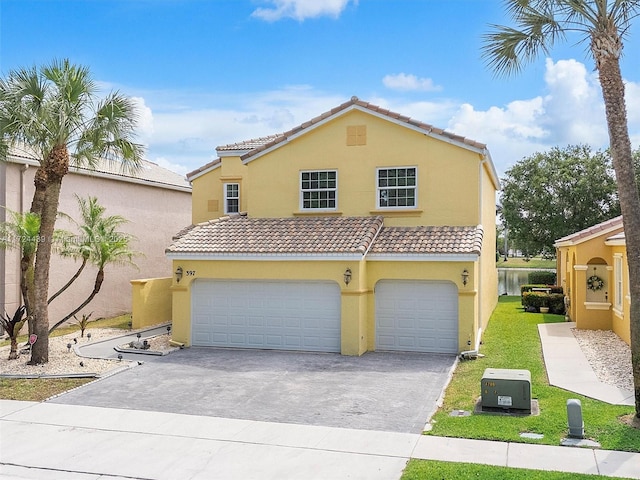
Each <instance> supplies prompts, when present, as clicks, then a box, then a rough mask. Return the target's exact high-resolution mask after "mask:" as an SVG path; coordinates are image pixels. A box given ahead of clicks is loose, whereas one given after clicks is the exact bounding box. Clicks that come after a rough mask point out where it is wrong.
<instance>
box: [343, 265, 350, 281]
mask: <svg viewBox="0 0 640 480" xmlns="http://www.w3.org/2000/svg"><path fill="white" fill-rule="evenodd" d="M350 283H351V269H350V268H347V269H346V270H345V271H344V284H345V285H349V284H350Z"/></svg>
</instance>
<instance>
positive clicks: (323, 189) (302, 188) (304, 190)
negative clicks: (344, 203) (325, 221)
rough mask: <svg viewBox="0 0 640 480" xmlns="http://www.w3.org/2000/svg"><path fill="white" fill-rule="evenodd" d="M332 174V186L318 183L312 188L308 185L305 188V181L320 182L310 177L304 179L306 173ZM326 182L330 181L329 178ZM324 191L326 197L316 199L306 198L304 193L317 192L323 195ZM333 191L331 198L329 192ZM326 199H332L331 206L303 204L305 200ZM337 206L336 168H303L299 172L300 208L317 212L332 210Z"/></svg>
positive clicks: (328, 200)
mask: <svg viewBox="0 0 640 480" xmlns="http://www.w3.org/2000/svg"><path fill="white" fill-rule="evenodd" d="M314 173H317V174H330V173H332V174H334V177H335V178H334V179H333V181H334V182H335V185H334V186H333V187H330V186H324V187H321V186H320V185H317V186H314V188H311V187H308V188H305V182H313V181H316V182H320V181H321V180H319V179H317V180H312V179H306V180H305V176H306V175H308V174H314ZM327 181H328V182H329V181H331V179H328V180H327ZM325 192H326V195H327V198H318V199H308V198H305V194H306V193H319V194H320V195H324V194H325ZM331 193H333V199H331V198H329V197H330V194H331ZM314 200H316V201H319V202H322V201H326V202H331V200H333V206H324V207H321V206H318V207H312V206H305V204H306V202H310V201H314ZM337 208H338V170H331V169H329V170H303V171H301V172H300V210H301V211H307V212H310V211H312V212H317V211H333V210H336V209H337Z"/></svg>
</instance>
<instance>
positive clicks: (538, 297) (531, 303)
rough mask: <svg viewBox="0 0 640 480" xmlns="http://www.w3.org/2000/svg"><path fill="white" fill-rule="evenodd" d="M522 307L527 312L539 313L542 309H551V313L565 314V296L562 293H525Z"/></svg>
mask: <svg viewBox="0 0 640 480" xmlns="http://www.w3.org/2000/svg"><path fill="white" fill-rule="evenodd" d="M522 305H523V306H524V308H525V310H528V309H532V310H536V311H539V309H540V307H549V312H551V313H555V314H557V315H563V314H564V295H563V294H562V293H545V292H523V293H522Z"/></svg>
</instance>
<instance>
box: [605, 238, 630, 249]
mask: <svg viewBox="0 0 640 480" xmlns="http://www.w3.org/2000/svg"><path fill="white" fill-rule="evenodd" d="M604 244H605V245H606V246H608V247H626V246H627V239H626V238H613V239H611V240H607V241H606V242H604Z"/></svg>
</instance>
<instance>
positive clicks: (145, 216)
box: [0, 152, 191, 324]
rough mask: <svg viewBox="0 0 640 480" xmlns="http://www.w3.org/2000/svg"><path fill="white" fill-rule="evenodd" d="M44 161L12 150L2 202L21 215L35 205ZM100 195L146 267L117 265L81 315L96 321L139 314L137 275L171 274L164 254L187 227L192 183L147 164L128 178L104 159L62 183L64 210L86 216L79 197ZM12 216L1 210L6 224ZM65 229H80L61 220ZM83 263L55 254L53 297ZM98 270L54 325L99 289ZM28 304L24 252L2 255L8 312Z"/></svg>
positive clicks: (0, 169) (0, 293)
mask: <svg viewBox="0 0 640 480" xmlns="http://www.w3.org/2000/svg"><path fill="white" fill-rule="evenodd" d="M37 167H38V162H37V160H36V159H34V158H31V157H29V156H26V155H20V154H16V153H15V152H14V153H10V154H9V155H8V156H7V161H6V162H0V179H1V180H0V204H1V205H2V206H6V207H7V208H8V209H10V210H12V211H15V212H26V211H29V209H30V207H31V200H32V198H33V192H34V185H33V178H34V174H35V171H36V169H37ZM74 194H77V195H79V196H81V197H87V196H89V195H90V196H94V197H97V198H98V201H99V203H100V204H101V205H102V206H104V207H106V212H105V215H121V216H123V217H125V218H126V219H127V220H128V221H129V223H128V224H126V225H123V227H122V230H123V231H125V232H126V233H129V234H132V235H134V236H135V237H136V238H137V240H136V241H134V242H132V245H131V247H132V249H133V250H136V251H139V252H141V253H142V255H141V256H139V257H136V258H135V259H134V261H135V263H136V264H137V266H138V269H135V268H133V267H131V266H110V267H107V269H106V270H105V281H104V283H103V285H102V288H101V290H100V293H99V294H98V295H97V296H96V297H95V298H94V300H93V301H92V302H91V303H90V304H89V305H87V307H86V308H85V309H84V310H83V311H82V312H80V313H79V314H78V317H79V316H80V314H82V313H84V314H88V313H90V312H93V315H92V317H91V318H92V319H97V318H101V317H111V316H115V315H119V314H122V313H128V312H130V311H131V296H132V295H131V283H130V281H131V280H132V279H134V278H141V277H159V276H165V277H169V276H170V275H171V270H170V269H171V262H170V261H169V260H167V258H166V256H165V254H164V249H165V248H166V246H167V244H168V243H169V242H170V241H171V236H172V232H175V231H176V230H177V229H179V228H181V227H182V226H184V224H185V223H186V222H189V221H190V217H191V186H190V184H189V182H188V181H187V180H186V179H185V178H184V176H183V175H180V174H177V173H175V172H171V171H169V170H167V169H165V168H163V167H160V166H159V165H157V164H155V163H152V162H149V161H146V160H143V162H142V168H141V169H140V171H139V172H137V173H136V174H135V175H132V174H128V173H123V172H122V171H121V170H120V168H119V165H117V164H113V163H111V162H107V161H101V162H99V164H98V165H97V166H96V168H95V169H88V168H76V167H71V168H70V170H69V173H68V174H67V175H66V176H65V178H64V180H63V181H62V191H61V195H60V206H59V208H58V209H59V211H60V212H63V213H65V214H68V215H70V216H71V217H72V218H74V219H78V206H77V201H76V198H75V195H74ZM7 218H9V217H7V215H6V211H5V209H4V208H2V209H0V221H5V220H6V219H7ZM56 227H57V228H63V229H67V230H72V227H71V226H70V225H69V224H68V223H67V222H65V220H64V219H59V220H58V222H57V225H56ZM78 266H79V264H78V263H76V262H74V261H73V260H70V259H63V258H61V257H59V256H57V255H55V253H54V254H53V255H52V257H51V273H50V292H49V293H50V294H52V293H53V292H56V291H57V290H58V288H59V287H61V286H62V285H64V284H65V283H66V282H67V280H68V279H69V278H71V276H72V275H73V273H74V272H75V271H76V270H77V268H78ZM95 274H96V269H95V268H93V267H90V266H87V267H86V269H85V271H84V272H83V273H82V275H81V277H80V278H79V279H78V281H76V283H75V284H74V285H73V286H72V287H71V288H69V290H67V291H66V292H65V293H64V294H63V295H61V296H60V297H59V298H57V299H56V300H54V301H53V302H52V303H51V305H50V307H49V319H50V323H52V324H53V323H55V322H56V321H57V320H59V319H61V318H63V317H64V316H65V315H66V314H68V313H69V312H70V311H72V309H73V308H74V307H76V306H77V305H79V304H80V303H82V301H83V300H84V299H85V298H86V297H87V296H88V295H89V293H90V292H91V290H92V289H93V283H94V280H95ZM20 303H21V294H20V253H19V251H17V250H6V251H5V250H0V308H4V309H5V310H6V311H7V312H10V313H13V311H15V309H16V308H17V307H18V306H19V305H20Z"/></svg>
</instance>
